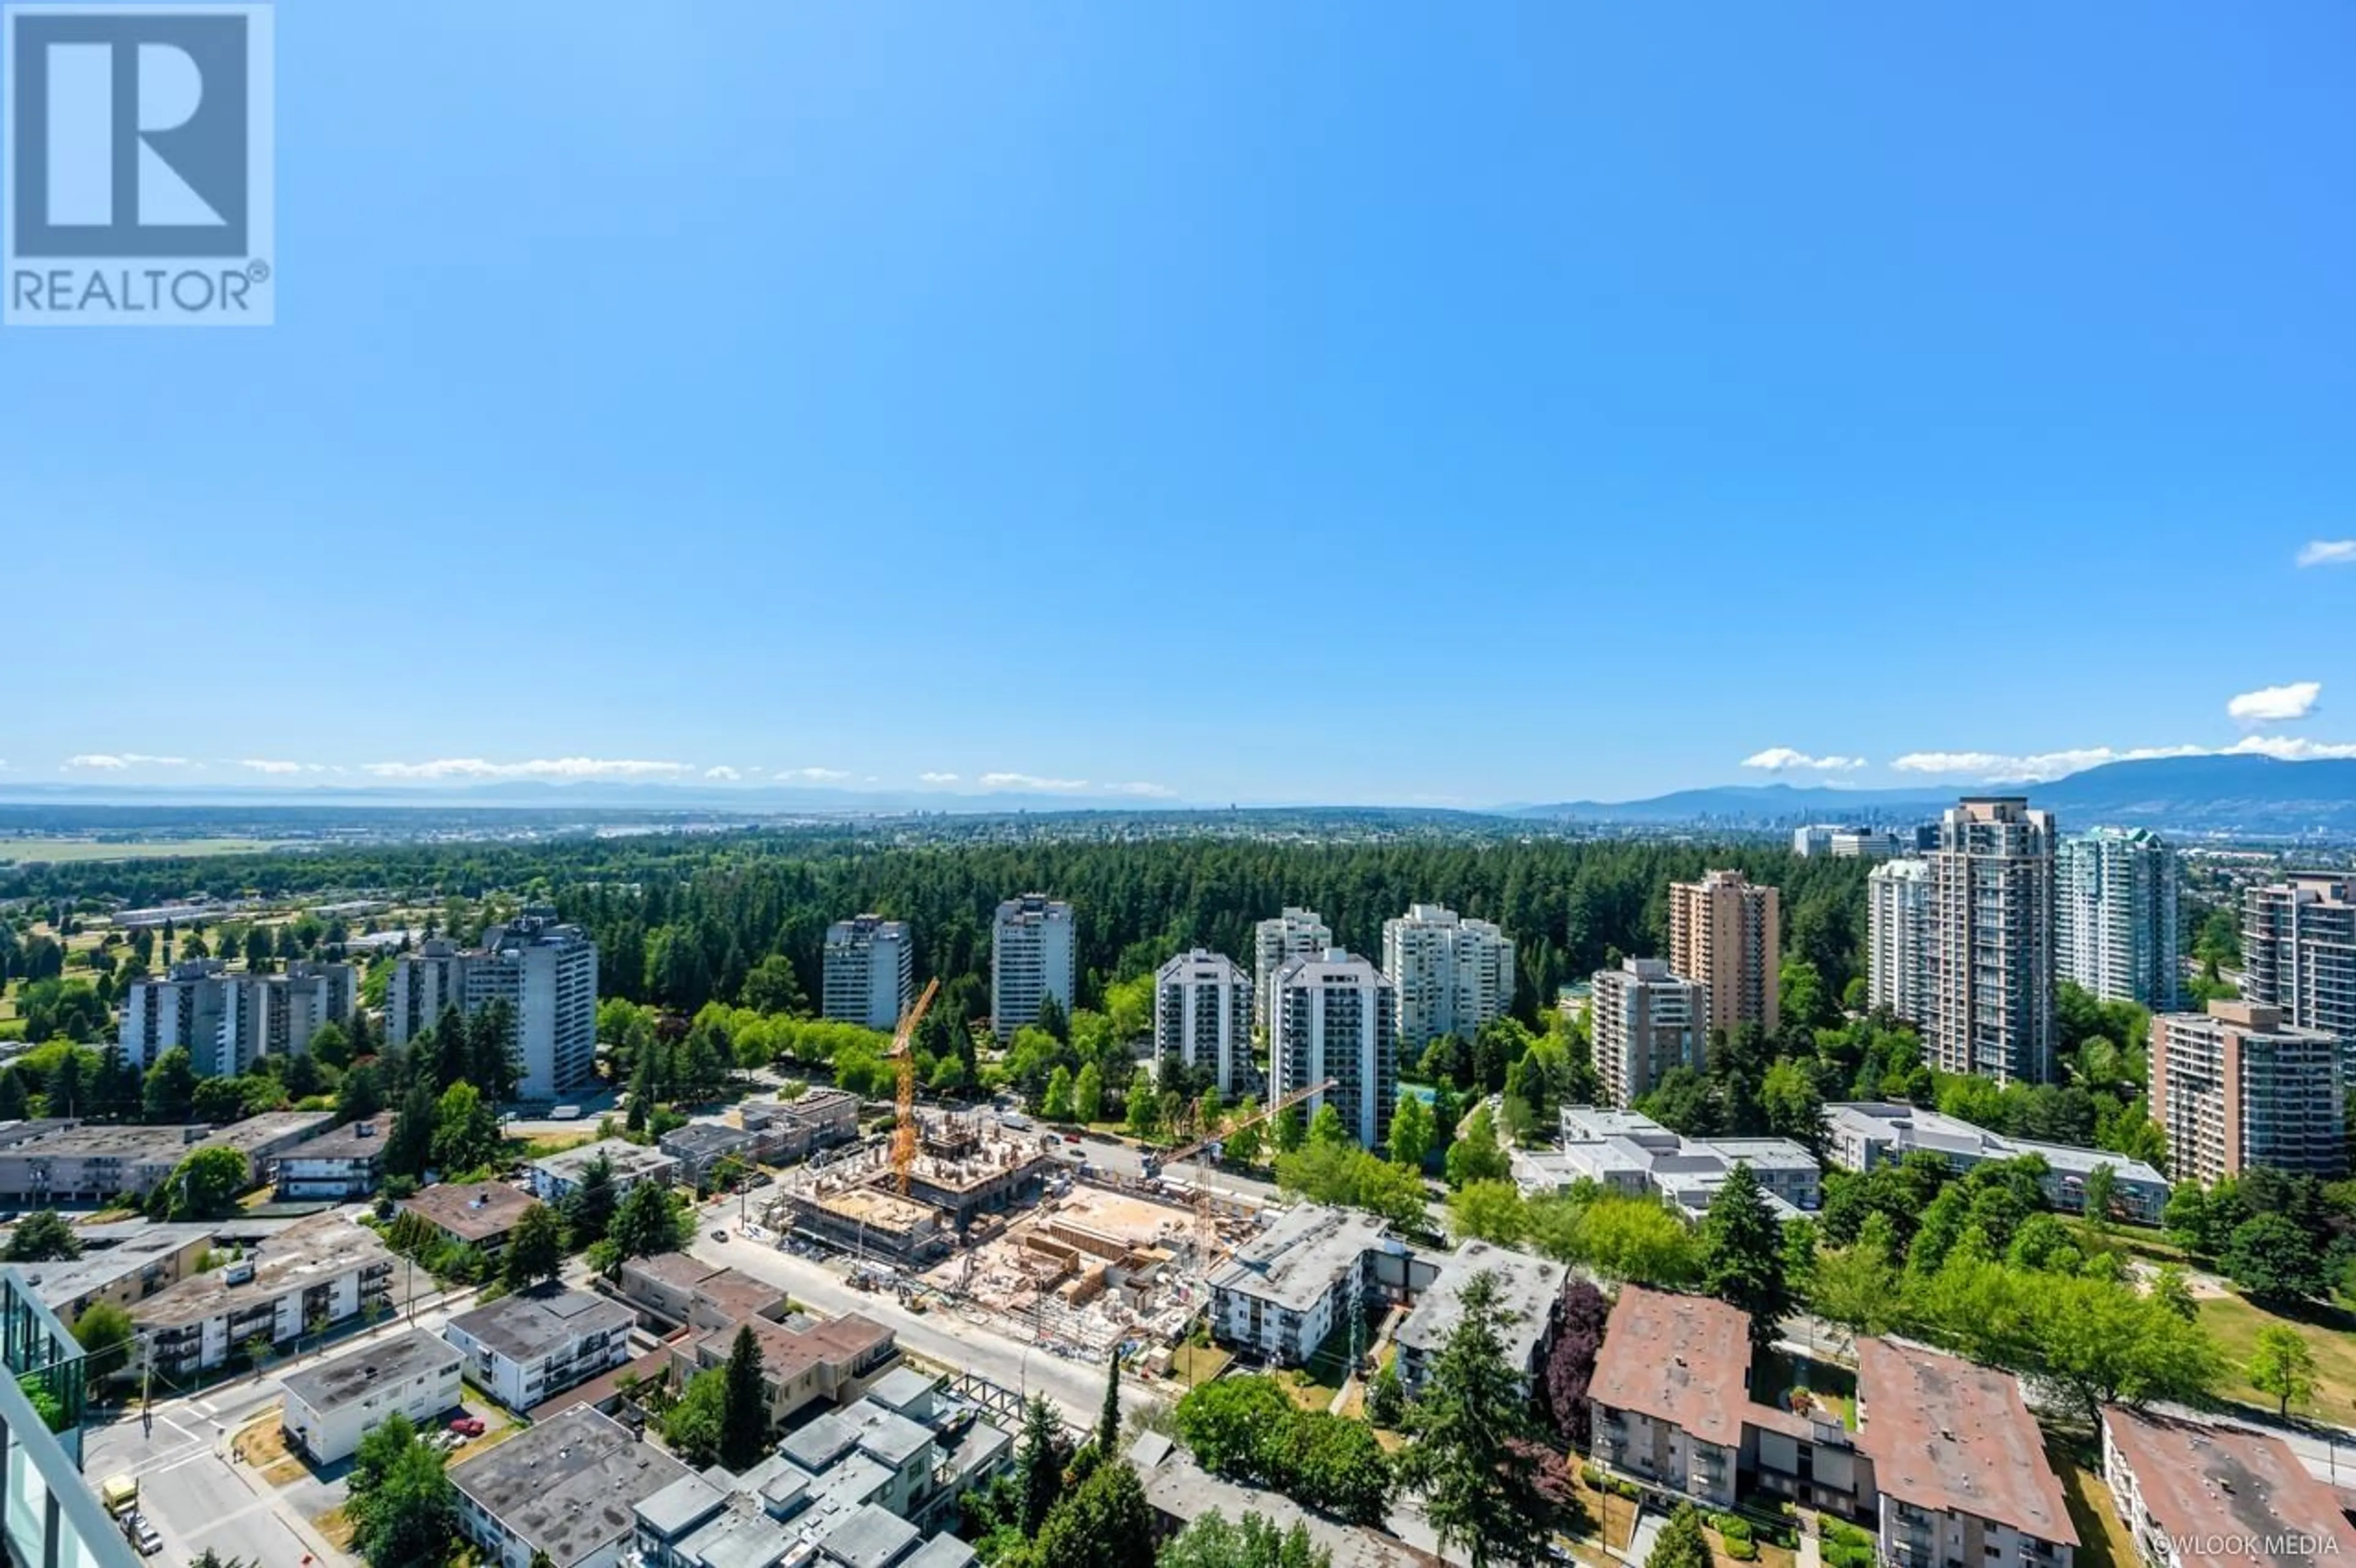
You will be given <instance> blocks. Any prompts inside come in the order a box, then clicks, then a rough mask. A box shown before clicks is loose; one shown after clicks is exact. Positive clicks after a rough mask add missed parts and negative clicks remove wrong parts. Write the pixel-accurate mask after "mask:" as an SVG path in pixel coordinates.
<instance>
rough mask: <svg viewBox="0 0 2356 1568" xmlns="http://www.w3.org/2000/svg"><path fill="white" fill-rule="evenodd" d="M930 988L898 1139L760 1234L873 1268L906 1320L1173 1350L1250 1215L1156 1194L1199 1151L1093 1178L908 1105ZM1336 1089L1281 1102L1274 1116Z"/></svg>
mask: <svg viewBox="0 0 2356 1568" xmlns="http://www.w3.org/2000/svg"><path fill="white" fill-rule="evenodd" d="M936 989H937V982H935V983H934V984H933V985H929V986H927V987H926V989H925V992H924V994H923V995H922V996H921V997H919V998H918V1000H917V1002H916V1006H915V1007H914V1008H910V1009H909V1011H908V1013H907V1014H906V1015H905V1017H904V1018H903V1019H902V1020H901V1023H900V1028H899V1031H898V1037H897V1038H896V1039H895V1040H894V1047H893V1053H892V1054H893V1060H894V1062H895V1063H896V1065H897V1067H898V1069H899V1074H898V1076H899V1083H898V1089H899V1093H898V1104H897V1107H896V1109H897V1113H898V1114H897V1116H896V1119H895V1124H894V1129H893V1133H892V1136H891V1137H890V1138H889V1139H888V1140H884V1139H875V1140H872V1141H869V1142H866V1143H862V1144H858V1145H854V1146H851V1147H847V1148H843V1149H841V1150H839V1151H836V1152H834V1153H833V1154H830V1155H826V1156H820V1157H814V1158H813V1159H812V1160H811V1161H810V1162H809V1164H807V1165H804V1166H802V1167H800V1168H798V1169H795V1170H792V1171H790V1172H788V1173H787V1174H785V1175H784V1176H782V1177H781V1178H780V1179H779V1184H778V1189H777V1196H776V1199H775V1200H774V1201H773V1202H772V1203H771V1204H770V1206H769V1210H768V1213H767V1216H766V1223H767V1225H768V1227H769V1229H770V1230H771V1232H773V1233H775V1234H776V1235H778V1236H780V1237H793V1238H798V1239H800V1240H801V1241H803V1242H807V1243H814V1244H817V1245H820V1246H824V1247H828V1248H831V1249H835V1250H840V1251H843V1252H848V1253H852V1254H853V1255H854V1256H856V1257H857V1258H859V1259H860V1260H861V1261H862V1263H863V1264H868V1265H872V1266H871V1267H870V1268H865V1269H862V1271H861V1272H860V1274H859V1275H855V1276H854V1277H855V1278H858V1279H860V1280H862V1282H866V1283H882V1281H879V1280H878V1279H877V1278H876V1276H875V1273H874V1270H875V1268H876V1267H880V1268H881V1270H882V1271H883V1274H884V1275H886V1276H888V1279H889V1282H890V1283H892V1284H893V1285H896V1287H897V1288H898V1289H899V1291H900V1293H901V1295H902V1296H904V1297H905V1298H908V1299H909V1300H910V1302H911V1305H912V1306H914V1307H916V1308H917V1309H919V1310H921V1309H923V1308H924V1307H926V1306H927V1305H931V1304H933V1303H936V1302H937V1303H938V1304H941V1305H945V1306H948V1307H951V1308H952V1309H954V1310H957V1311H958V1312H960V1313H962V1314H964V1315H966V1316H968V1317H971V1318H973V1319H974V1320H976V1321H978V1322H981V1323H984V1324H986V1325H988V1326H989V1327H990V1328H993V1329H994V1330H996V1331H998V1332H1000V1333H1003V1334H1006V1335H1008V1336H1010V1337H1011V1338H1014V1339H1023V1340H1028V1341H1030V1342H1033V1343H1036V1344H1041V1345H1044V1346H1046V1347H1048V1348H1050V1349H1054V1350H1055V1351H1057V1352H1058V1353H1063V1354H1087V1355H1091V1356H1093V1355H1100V1354H1102V1353H1103V1352H1104V1351H1106V1350H1108V1349H1110V1348H1111V1347H1112V1346H1114V1345H1117V1344H1119V1343H1121V1342H1122V1341H1124V1340H1130V1339H1148V1340H1153V1339H1158V1340H1161V1341H1163V1342H1165V1343H1166V1342H1169V1341H1174V1340H1175V1339H1179V1338H1180V1337H1182V1336H1183V1334H1184V1333H1185V1332H1186V1330H1187V1327H1188V1325H1189V1324H1190V1323H1192V1322H1193V1320H1194V1317H1196V1316H1197V1315H1198V1314H1199V1313H1201V1312H1202V1310H1203V1309H1204V1307H1205V1304H1206V1303H1207V1301H1208V1300H1209V1297H1210V1286H1209V1283H1208V1282H1209V1280H1210V1279H1211V1277H1212V1275H1214V1274H1215V1272H1216V1271H1217V1269H1218V1268H1219V1266H1220V1264H1222V1263H1223V1262H1224V1261H1225V1260H1226V1258H1227V1257H1228V1256H1230V1255H1231V1254H1232V1253H1233V1252H1234V1250H1235V1249H1236V1247H1237V1245H1239V1244H1240V1243H1243V1242H1245V1241H1246V1240H1248V1238H1250V1237H1251V1236H1253V1235H1255V1234H1257V1232H1258V1214H1257V1212H1256V1211H1255V1209H1254V1207H1253V1206H1252V1205H1250V1204H1248V1203H1246V1202H1241V1201H1238V1200H1236V1199H1234V1198H1233V1197H1231V1196H1226V1195H1222V1194H1219V1193H1217V1192H1215V1190H1214V1189H1213V1188H1212V1187H1211V1186H1210V1185H1209V1184H1207V1183H1205V1182H1204V1181H1202V1180H1200V1179H1198V1180H1196V1181H1194V1182H1193V1183H1181V1182H1174V1181H1171V1180H1168V1179H1162V1178H1161V1174H1160V1173H1161V1171H1162V1169H1163V1168H1167V1167H1176V1166H1179V1165H1181V1164H1183V1162H1185V1161H1188V1160H1191V1159H1194V1158H1195V1157H1201V1156H1203V1155H1205V1154H1206V1153H1208V1154H1214V1155H1215V1138H1214V1137H1211V1136H1199V1137H1196V1138H1194V1139H1191V1140H1189V1141H1187V1142H1186V1143H1184V1144H1183V1145H1182V1146H1181V1147H1178V1148H1175V1149H1172V1150H1170V1151H1167V1153H1165V1154H1163V1155H1162V1156H1161V1157H1158V1158H1154V1159H1149V1160H1148V1161H1147V1162H1146V1168H1145V1170H1146V1174H1145V1178H1144V1179H1109V1178H1106V1177H1102V1176H1095V1175H1091V1174H1090V1173H1089V1172H1088V1171H1087V1165H1086V1162H1085V1161H1081V1162H1080V1163H1079V1165H1078V1167H1077V1168H1075V1167H1074V1165H1073V1164H1071V1163H1068V1162H1067V1161H1066V1160H1065V1159H1064V1158H1062V1157H1059V1153H1058V1149H1059V1145H1060V1142H1061V1140H1060V1139H1058V1138H1057V1137H1056V1136H1055V1135H1053V1134H1047V1135H1044V1136H1043V1135H1042V1134H1041V1133H1040V1132H1038V1131H1037V1130H1035V1129H1033V1127H1032V1126H1031V1125H1029V1124H1028V1123H1020V1124H1019V1125H1008V1124H1007V1123H1006V1122H1004V1121H1001V1119H1000V1118H999V1116H997V1115H995V1114H993V1113H991V1112H989V1111H984V1110H958V1111H929V1110H919V1109H918V1108H917V1107H916V1093H915V1087H916V1085H915V1073H914V1070H913V1064H912V1053H911V1051H910V1050H909V1040H910V1038H911V1036H912V1034H913V1032H914V1030H915V1029H916V1025H917V1023H918V1022H919V1021H920V1020H921V1019H923V1017H924V1014H925V1011H926V1008H928V1007H929V1006H930V1005H931V1003H932V1000H933V997H934V994H935V991H936ZM1332 1087H1333V1084H1332V1083H1331V1082H1330V1081H1329V1082H1327V1083H1321V1084H1318V1085H1315V1086H1313V1087H1312V1088H1308V1089H1303V1090H1299V1091H1296V1092H1295V1093H1291V1094H1288V1095H1285V1096H1283V1097H1282V1098H1280V1100H1278V1101H1277V1102H1276V1103H1274V1104H1270V1105H1269V1106H1268V1107H1267V1108H1266V1109H1265V1110H1263V1111H1262V1112H1260V1113H1259V1115H1258V1117H1255V1118H1254V1120H1260V1119H1265V1118H1267V1117H1270V1116H1273V1115H1276V1114H1277V1113H1278V1112H1279V1111H1280V1110H1281V1109H1284V1108H1286V1107H1288V1106H1291V1105H1295V1104H1302V1103H1305V1102H1306V1101H1308V1100H1309V1099H1310V1098H1312V1096H1314V1095H1315V1094H1317V1093H1322V1092H1323V1091H1324V1090H1327V1089H1331V1088H1332Z"/></svg>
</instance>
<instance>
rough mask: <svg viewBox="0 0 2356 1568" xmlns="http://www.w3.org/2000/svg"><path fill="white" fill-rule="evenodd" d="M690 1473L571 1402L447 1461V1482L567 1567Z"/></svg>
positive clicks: (618, 1534) (614, 1536)
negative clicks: (556, 1412) (480, 1448)
mask: <svg viewBox="0 0 2356 1568" xmlns="http://www.w3.org/2000/svg"><path fill="white" fill-rule="evenodd" d="M693 1473H694V1472H692V1471H691V1470H690V1469H689V1468H688V1467H686V1466H684V1465H682V1464H680V1462H679V1461H678V1460H676V1459H674V1458H672V1457H671V1456H669V1455H668V1454H666V1453H664V1452H663V1451H662V1450H661V1449H659V1448H658V1447H656V1446H655V1445H652V1444H650V1443H640V1442H638V1441H637V1439H635V1438H633V1437H632V1436H631V1435H630V1430H629V1428H627V1427H626V1426H624V1425H623V1424H621V1423H619V1422H617V1421H615V1420H612V1419H611V1418H609V1417H607V1416H603V1415H600V1414H598V1413H596V1412H595V1411H594V1410H590V1409H587V1408H586V1407H584V1406H577V1405H576V1406H575V1407H573V1409H571V1410H568V1411H566V1412H565V1413H563V1414H562V1415H556V1416H552V1417H551V1418H549V1419H548V1420H546V1421H542V1422H538V1423H536V1424H533V1425H530V1426H528V1427H526V1428H525V1429H524V1430H523V1431H521V1432H519V1433H518V1434H517V1435H515V1436H513V1437H510V1438H509V1439H508V1440H507V1441H506V1442H504V1443H501V1444H500V1445H498V1446H497V1447H496V1448H491V1449H488V1450H487V1451H486V1452H484V1453H482V1454H479V1455H477V1456H475V1457H474V1458H471V1459H467V1460H466V1461H464V1462H463V1463H460V1464H457V1465H455V1466H453V1467H451V1469H450V1481H451V1484H452V1485H454V1486H455V1487H456V1488H458V1489H459V1490H460V1491H462V1492H464V1493H466V1495H467V1496H468V1497H470V1498H472V1499H474V1500H475V1503H476V1505H477V1507H479V1508H480V1509H483V1511H484V1512H486V1513H487V1514H489V1515H490V1516H491V1517H492V1518H493V1519H496V1520H498V1521H499V1522H500V1524H502V1525H504V1526H505V1527H506V1528H507V1529H508V1530H509V1531H512V1532H513V1533H514V1534H515V1535H517V1536H518V1537H519V1538H520V1539H521V1540H522V1541H523V1544H524V1547H525V1549H526V1552H547V1553H548V1556H549V1560H550V1561H551V1562H552V1563H555V1564H556V1568H573V1564H574V1563H580V1562H583V1561H584V1560H586V1559H588V1558H590V1557H593V1556H595V1555H596V1554H598V1553H599V1552H603V1551H605V1549H606V1548H608V1547H610V1546H612V1545H613V1544H614V1543H615V1542H616V1541H624V1540H626V1539H627V1538H628V1537H629V1535H630V1533H631V1530H632V1527H633V1525H634V1523H635V1516H634V1514H633V1511H632V1510H633V1509H636V1508H637V1505H638V1504H639V1503H641V1502H643V1501H645V1500H646V1499H648V1498H651V1497H653V1496H654V1495H655V1494H656V1493H658V1492H659V1491H661V1490H663V1488H666V1487H669V1486H670V1485H672V1484H673V1483H674V1482H676V1481H678V1480H679V1479H680V1477H685V1476H689V1475H692V1474H693Z"/></svg>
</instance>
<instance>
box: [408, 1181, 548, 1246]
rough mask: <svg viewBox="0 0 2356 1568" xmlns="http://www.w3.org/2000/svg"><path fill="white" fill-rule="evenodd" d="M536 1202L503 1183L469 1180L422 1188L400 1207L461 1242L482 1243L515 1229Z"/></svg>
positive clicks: (525, 1193)
mask: <svg viewBox="0 0 2356 1568" xmlns="http://www.w3.org/2000/svg"><path fill="white" fill-rule="evenodd" d="M537 1201H538V1200H535V1199H534V1198H533V1197H532V1195H531V1194H530V1193H529V1192H525V1191H521V1190H519V1189H516V1188H513V1187H509V1186H508V1185H507V1184H506V1183H505V1182H500V1181H468V1182H462V1183H448V1182H444V1183H437V1184H436V1185H434V1186H432V1187H428V1188H424V1189H422V1190H420V1191H419V1192H418V1193H417V1194H416V1195H415V1196H414V1197H410V1198H404V1199H402V1201H401V1206H402V1209H403V1210H404V1211H407V1212H409V1213H412V1214H414V1215H416V1216H417V1217H418V1218H419V1219H421V1220H423V1221H425V1222H426V1223H428V1224H430V1225H434V1226H436V1227H438V1228H439V1229H441V1230H443V1231H445V1232H448V1233H449V1234H451V1235H453V1236H455V1237H457V1238H458V1239H459V1240H460V1241H462V1242H484V1241H488V1240H489V1239H491V1238H492V1237H494V1236H504V1235H506V1234H507V1233H508V1232H509V1231H512V1230H514V1229H515V1228H516V1224H517V1221H520V1220H521V1219H522V1218H523V1217H524V1214H525V1212H526V1211H528V1210H530V1209H532V1208H534V1207H536V1206H537Z"/></svg>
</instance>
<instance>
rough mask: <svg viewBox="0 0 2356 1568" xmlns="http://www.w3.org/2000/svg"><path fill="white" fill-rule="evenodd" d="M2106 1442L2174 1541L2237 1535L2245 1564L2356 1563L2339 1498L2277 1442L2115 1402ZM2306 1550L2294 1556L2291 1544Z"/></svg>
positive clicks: (2353, 1532) (2285, 1567) (2106, 1417)
mask: <svg viewBox="0 0 2356 1568" xmlns="http://www.w3.org/2000/svg"><path fill="white" fill-rule="evenodd" d="M2103 1422H2104V1425H2105V1426H2106V1427H2107V1428H2108V1429H2109V1431H2110V1435H2111V1441H2112V1442H2113V1443H2115V1444H2116V1445H2118V1449H2119V1453H2120V1454H2121V1456H2123V1457H2125V1459H2126V1464H2127V1468H2128V1469H2130V1470H2133V1471H2134V1472H2135V1477H2136V1489H2137V1490H2138V1491H2140V1492H2141V1493H2142V1494H2143V1506H2144V1509H2145V1511H2147V1512H2148V1513H2149V1514H2150V1515H2151V1516H2152V1518H2153V1519H2155V1520H2158V1522H2159V1528H2160V1530H2161V1531H2163V1532H2165V1533H2166V1534H2169V1535H2171V1536H2174V1537H2176V1538H2177V1539H2179V1540H2188V1539H2189V1540H2200V1539H2203V1538H2209V1539H2215V1538H2218V1537H2232V1538H2234V1539H2235V1540H2236V1541H2237V1543H2239V1545H2240V1552H2239V1554H2238V1555H2237V1556H2236V1558H2235V1561H2236V1562H2242V1561H2246V1562H2247V1563H2249V1565H2250V1568H2308V1565H2309V1564H2312V1563H2319V1562H2321V1561H2323V1560H2324V1559H2325V1558H2328V1557H2329V1558H2340V1559H2345V1560H2350V1561H2356V1528H2351V1526H2350V1525H2349V1523H2348V1517H2347V1515H2345V1514H2343V1513H2341V1512H2340V1499H2339V1498H2338V1497H2337V1496H2335V1495H2334V1494H2333V1492H2332V1490H2331V1488H2329V1487H2327V1486H2325V1485H2324V1484H2323V1483H2322V1482H2321V1481H2319V1480H2317V1479H2316V1478H2315V1476H2314V1474H2313V1473H2312V1472H2311V1471H2309V1470H2308V1467H2306V1466H2305V1465H2303V1464H2301V1463H2300V1462H2299V1459H2298V1456H2297V1455H2296V1454H2293V1453H2292V1452H2291V1451H2290V1449H2289V1448H2288V1447H2287V1446H2286V1445H2284V1444H2283V1442H2282V1441H2281V1440H2280V1439H2279V1438H2275V1437H2269V1436H2267V1435H2265V1434H2264V1433H2259V1432H2244V1431H2241V1430H2239V1429H2237V1428H2234V1427H2227V1426H2206V1425H2199V1424H2194V1423H2192V1422H2189V1421H2177V1420H2172V1419H2169V1417H2166V1416H2161V1415H2154V1414H2150V1413H2145V1412H2142V1411H2132V1410H2123V1409H2121V1408H2120V1407H2118V1406H2116V1405H2112V1406H2110V1407H2108V1408H2106V1409H2105V1410H2104V1412H2103ZM2298 1536H2305V1537H2308V1538H2309V1542H2308V1543H2309V1544H2311V1546H2312V1550H2311V1551H2305V1552H2300V1551H2294V1550H2292V1548H2293V1547H2294V1546H2295V1545H2297V1544H2299V1542H2297V1541H2295V1540H2293V1539H2292V1538H2294V1537H2298Z"/></svg>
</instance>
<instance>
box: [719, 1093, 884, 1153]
mask: <svg viewBox="0 0 2356 1568" xmlns="http://www.w3.org/2000/svg"><path fill="white" fill-rule="evenodd" d="M736 1119H737V1120H738V1121H739V1122H741V1123H742V1124H744V1129H745V1130H746V1131H747V1132H751V1133H755V1134H757V1135H758V1136H759V1137H760V1139H761V1142H760V1145H759V1150H758V1152H759V1157H760V1158H761V1160H762V1162H763V1163H765V1164H767V1165H791V1164H793V1163H794V1162H795V1161H797V1160H802V1159H808V1158H809V1157H810V1156H811V1155H814V1154H816V1153H818V1152H819V1150H820V1149H827V1148H832V1147H835V1146H836V1145H837V1144H847V1143H850V1142H851V1140H852V1139H854V1138H856V1137H858V1136H859V1096H858V1095H856V1094H854V1093H851V1091H850V1090H848V1089H809V1090H805V1091H804V1092H803V1093H801V1094H800V1095H799V1096H798V1097H797V1098H795V1099H791V1100H747V1101H746V1102H744V1104H742V1105H740V1106H738V1107H737V1110H736Z"/></svg>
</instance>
